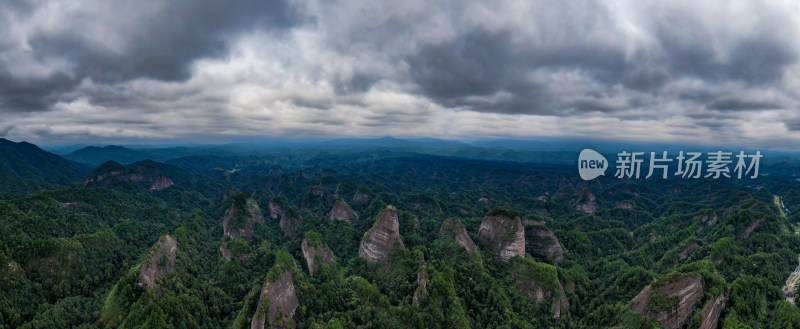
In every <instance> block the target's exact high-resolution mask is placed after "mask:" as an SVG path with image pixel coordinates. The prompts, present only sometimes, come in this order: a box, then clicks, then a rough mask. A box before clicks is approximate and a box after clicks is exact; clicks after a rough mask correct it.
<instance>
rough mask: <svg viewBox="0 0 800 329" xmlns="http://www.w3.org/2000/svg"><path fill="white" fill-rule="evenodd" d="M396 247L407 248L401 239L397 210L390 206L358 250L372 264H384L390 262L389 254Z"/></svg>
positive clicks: (360, 255) (368, 232)
mask: <svg viewBox="0 0 800 329" xmlns="http://www.w3.org/2000/svg"><path fill="white" fill-rule="evenodd" d="M395 247H399V248H405V245H404V244H403V239H401V238H400V222H399V220H398V218H397V210H396V209H395V208H394V207H393V206H388V207H386V209H385V210H384V211H383V213H382V214H381V215H380V217H378V220H377V221H375V224H374V225H372V228H371V229H370V230H369V231H367V233H365V234H364V238H363V239H362V240H361V245H360V246H359V248H358V256H359V257H361V258H363V259H365V260H366V261H368V262H371V263H383V262H386V261H388V260H389V254H390V253H391V251H392V249H394V248H395Z"/></svg>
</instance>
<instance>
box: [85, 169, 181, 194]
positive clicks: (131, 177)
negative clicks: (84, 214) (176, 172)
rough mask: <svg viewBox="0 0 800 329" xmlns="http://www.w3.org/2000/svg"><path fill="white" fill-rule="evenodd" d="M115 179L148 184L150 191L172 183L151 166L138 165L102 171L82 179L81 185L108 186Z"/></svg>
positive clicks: (163, 187)
mask: <svg viewBox="0 0 800 329" xmlns="http://www.w3.org/2000/svg"><path fill="white" fill-rule="evenodd" d="M115 181H131V182H137V183H145V184H148V185H150V190H151V191H158V190H163V189H165V188H167V187H170V186H172V185H173V184H174V183H173V182H172V180H171V179H169V178H168V177H166V176H164V175H162V174H161V173H160V172H159V171H158V170H156V169H153V168H144V167H138V168H134V169H127V168H119V169H114V170H112V171H109V172H106V173H102V174H100V175H97V176H94V177H90V178H87V179H86V180H84V181H83V186H87V185H89V184H99V185H103V186H109V185H111V183H113V182H115Z"/></svg>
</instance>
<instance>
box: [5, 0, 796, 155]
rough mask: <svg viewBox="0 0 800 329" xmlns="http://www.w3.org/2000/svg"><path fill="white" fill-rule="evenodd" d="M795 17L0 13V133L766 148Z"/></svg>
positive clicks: (455, 10)
mask: <svg viewBox="0 0 800 329" xmlns="http://www.w3.org/2000/svg"><path fill="white" fill-rule="evenodd" d="M791 6H792V5H791V4H788V3H780V2H770V3H761V2H758V1H755V2H744V3H737V4H735V5H734V4H730V3H729V2H726V1H716V0H709V1H703V2H696V1H684V0H676V1H668V2H667V1H654V0H635V1H634V0H630V1H628V0H621V1H609V2H599V1H590V0H568V1H555V2H554V1H546V0H533V1H522V2H520V1H513V0H497V1H494V2H492V4H487V3H485V2H478V1H457V2H456V1H450V0H444V1H437V2H426V3H424V5H421V4H420V3H417V2H414V1H405V2H375V1H362V0H352V1H346V2H338V1H318V0H285V1H278V0H271V1H244V0H243V1H228V2H224V1H212V0H198V1H183V0H179V1H171V2H168V1H163V2H162V0H153V1H142V2H135V1H123V0H116V1H110V2H109V1H101V0H89V1H88V2H86V3H80V4H78V5H76V4H75V3H74V2H69V1H62V0H41V2H28V1H11V2H8V1H7V2H2V3H0V116H2V117H0V119H1V120H0V132H2V133H3V134H10V135H11V136H33V137H37V136H40V137H41V138H58V137H57V136H59V135H61V136H67V137H72V136H81V135H83V136H88V137H87V138H88V139H91V138H96V137H98V136H99V137H103V138H106V137H109V136H111V137H114V138H150V139H159V138H170V137H171V136H177V137H178V138H183V137H185V136H195V137H196V136H197V135H198V131H202V132H206V133H207V134H208V135H215V134H216V135H217V136H220V135H224V136H235V135H237V134H242V135H257V134H287V135H292V134H308V135H321V136H324V135H326V134H328V135H335V136H340V135H342V134H351V135H359V136H376V135H386V134H391V133H399V134H408V135H420V134H421V135H426V134H438V136H440V137H444V136H446V137H457V136H456V135H460V136H464V137H467V138H481V137H485V136H493V135H496V134H497V131H503V133H504V134H507V135H508V136H514V135H519V136H533V135H548V134H557V135H558V134H563V135H570V134H575V135H580V134H583V133H586V132H585V131H586V130H587V129H589V130H591V129H594V131H592V132H595V131H598V129H601V128H602V127H608V126H609V125H614V127H615V129H614V131H613V132H610V134H613V136H609V138H611V137H615V138H621V139H625V138H629V139H641V138H647V139H650V138H652V139H662V140H663V139H669V138H670V137H671V136H702V137H701V138H704V139H709V138H715V137H716V138H724V139H725V140H732V139H734V138H736V136H733V135H724V132H725V131H730V132H731V133H730V134H734V133H733V132H736V133H742V134H752V135H747V136H745V137H742V138H743V139H745V140H759V139H761V140H776V139H779V138H780V135H779V134H782V133H783V134H785V133H786V131H787V129H791V130H793V131H800V129H798V128H799V127H800V125H798V123H797V122H798V121H797V120H796V117H795V116H794V114H793V112H795V111H796V109H797V108H798V106H800V91H799V90H800V63H798V56H800V53H799V51H800V38H798V31H800V14H798V13H797V12H796V10H794V9H793V8H792V7H791ZM786 118H789V119H786ZM264 122H269V129H265V128H264ZM745 122H760V123H761V125H762V126H767V125H769V127H759V128H751V129H746V128H744V127H742V126H743V123H745ZM728 128H730V129H728ZM315 129H317V131H315ZM716 133H719V134H720V135H714V134H716ZM451 135H453V136H451ZM709 135H711V136H709ZM417 137H419V136H417ZM797 137H798V140H800V135H797ZM187 138H188V137H187ZM209 138H212V139H213V138H214V137H209ZM784 144H785V143H784Z"/></svg>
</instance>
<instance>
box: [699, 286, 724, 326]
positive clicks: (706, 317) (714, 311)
mask: <svg viewBox="0 0 800 329" xmlns="http://www.w3.org/2000/svg"><path fill="white" fill-rule="evenodd" d="M727 300H728V298H727V297H726V296H725V294H720V295H719V296H717V298H714V300H713V301H712V302H711V304H708V305H706V307H704V308H703V312H702V313H701V314H700V315H701V316H702V319H703V322H701V323H700V329H717V325H718V324H719V316H720V315H722V311H723V310H725V303H726V302H727Z"/></svg>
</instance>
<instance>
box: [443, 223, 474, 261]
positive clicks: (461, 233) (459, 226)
mask: <svg viewBox="0 0 800 329" xmlns="http://www.w3.org/2000/svg"><path fill="white" fill-rule="evenodd" d="M445 235H449V236H452V237H453V238H454V239H455V240H456V242H458V245H460V246H462V247H464V249H466V250H467V252H469V253H472V252H473V251H475V250H477V249H478V246H477V245H475V242H474V241H472V238H470V237H469V234H467V229H466V228H464V224H463V223H461V220H460V219H458V218H455V217H454V218H449V219H447V220H445V221H444V222H442V227H441V228H439V236H440V237H441V236H445Z"/></svg>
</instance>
